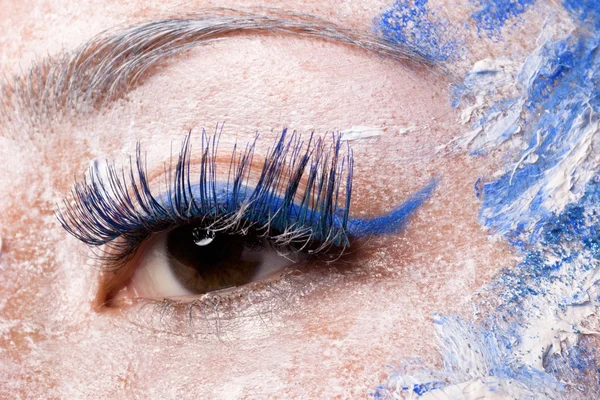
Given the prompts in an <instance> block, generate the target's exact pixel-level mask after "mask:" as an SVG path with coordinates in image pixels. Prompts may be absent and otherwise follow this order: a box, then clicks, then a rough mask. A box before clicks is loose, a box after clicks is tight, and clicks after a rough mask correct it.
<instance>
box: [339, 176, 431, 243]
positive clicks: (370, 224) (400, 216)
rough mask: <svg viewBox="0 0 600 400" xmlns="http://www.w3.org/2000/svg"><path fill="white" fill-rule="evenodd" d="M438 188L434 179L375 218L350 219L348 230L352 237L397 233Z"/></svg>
mask: <svg viewBox="0 0 600 400" xmlns="http://www.w3.org/2000/svg"><path fill="white" fill-rule="evenodd" d="M436 188H437V183H436V181H435V180H432V181H431V182H429V184H427V186H425V187H424V188H423V189H421V190H419V191H418V192H417V193H415V194H413V195H412V196H411V197H410V198H409V199H408V200H406V201H405V202H404V203H402V204H401V205H399V206H397V207H396V208H394V209H393V210H392V211H390V212H389V213H387V214H385V215H382V216H379V217H374V218H364V219H363V218H354V219H350V220H348V226H347V232H348V235H349V236H352V237H365V236H376V235H386V234H392V233H397V232H398V231H400V230H401V229H402V228H404V226H405V225H406V223H407V221H408V219H409V217H410V216H411V215H413V214H414V212H415V211H416V210H417V209H418V208H419V207H420V206H421V205H422V204H423V202H424V201H425V200H427V199H428V198H429V197H430V196H431V194H432V193H433V191H434V190H435V189H436Z"/></svg>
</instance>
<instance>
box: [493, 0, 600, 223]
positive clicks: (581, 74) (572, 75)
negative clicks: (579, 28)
mask: <svg viewBox="0 0 600 400" xmlns="http://www.w3.org/2000/svg"><path fill="white" fill-rule="evenodd" d="M598 7H600V6H596V8H598ZM581 15H583V14H581ZM585 15H586V18H589V16H590V15H592V13H591V12H588V13H586V14H585ZM588 22H589V23H592V24H596V23H597V21H588ZM599 48H600V35H598V34H594V35H592V34H587V33H582V35H581V36H579V37H570V38H567V39H564V40H560V41H555V42H550V43H547V44H546V45H545V46H544V47H543V48H541V49H540V52H541V55H542V59H543V61H542V63H543V64H542V65H541V66H539V67H537V68H534V67H535V66H534V65H529V64H528V63H531V64H533V63H537V62H538V60H539V59H537V58H531V59H530V60H528V62H526V64H525V66H524V67H523V72H522V73H521V83H522V85H523V87H524V88H525V89H526V94H525V96H526V98H525V103H524V104H525V110H524V112H526V113H527V114H528V118H527V119H526V120H523V121H522V126H521V127H513V128H519V130H511V131H507V134H508V135H512V134H514V133H515V132H519V131H521V132H523V136H524V137H525V138H528V149H527V150H526V151H528V152H530V153H531V155H530V156H529V157H528V159H527V160H526V161H527V162H523V163H521V164H519V165H518V166H516V169H515V170H514V171H511V172H510V173H507V174H505V175H504V176H503V177H502V178H501V179H499V180H497V181H495V182H491V183H488V184H486V185H485V186H484V204H483V208H482V213H481V217H482V220H483V222H484V224H485V225H486V226H489V227H492V228H494V229H496V230H498V231H499V232H502V233H508V232H509V231H514V230H515V228H516V231H517V232H518V231H520V230H523V229H525V228H530V227H531V224H532V223H539V222H540V221H543V220H544V219H545V218H546V217H548V216H549V215H550V213H549V211H548V209H547V207H546V206H545V205H544V202H545V201H547V200H548V198H549V197H551V196H552V195H553V193H552V192H551V187H550V186H549V185H548V181H549V180H550V179H549V175H548V174H551V173H552V171H553V169H556V168H559V166H560V163H561V162H563V161H564V160H565V159H566V157H568V156H569V154H570V153H572V152H573V151H576V150H575V147H576V145H577V144H579V143H582V142H583V140H584V138H585V136H586V135H588V134H589V132H586V129H587V128H588V127H592V126H593V124H595V123H596V121H595V115H597V113H598V112H599V111H600V52H599V51H598V50H599ZM533 69H535V73H534V74H533V75H528V74H527V73H526V71H531V70H533ZM540 142H541V143H540ZM534 157H535V160H534ZM533 160H534V161H533ZM566 162H568V161H566ZM583 184H585V182H583ZM580 186H581V185H580ZM532 188H534V189H535V190H534V191H532ZM582 189H583V187H573V188H572V189H571V190H573V191H577V190H579V191H581V190H582ZM513 233H514V232H513Z"/></svg>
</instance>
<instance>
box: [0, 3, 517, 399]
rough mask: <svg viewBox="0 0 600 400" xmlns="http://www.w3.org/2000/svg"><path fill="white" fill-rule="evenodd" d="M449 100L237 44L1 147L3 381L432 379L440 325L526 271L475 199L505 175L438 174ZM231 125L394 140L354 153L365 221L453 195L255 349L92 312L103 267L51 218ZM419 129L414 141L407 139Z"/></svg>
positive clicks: (62, 390) (229, 383)
mask: <svg viewBox="0 0 600 400" xmlns="http://www.w3.org/2000/svg"><path fill="white" fill-rule="evenodd" d="M90 4H92V3H90ZM149 4H150V5H149V6H148V7H149V8H151V7H153V6H152V5H151V3H149ZM220 4H221V3H220ZM306 4H308V5H307V6H306V8H305V9H304V10H305V11H311V12H314V9H317V8H319V7H325V5H323V6H317V5H316V4H315V3H310V2H308V3H306ZM221 5H223V4H221ZM326 5H327V6H328V7H330V8H331V9H333V8H336V7H337V4H329V3H326ZM296 6H297V7H301V5H298V4H296ZM349 6H352V5H349ZM123 7H125V6H123ZM290 7H291V8H293V7H294V5H293V4H292V5H290ZM353 7H356V5H354V6H353ZM378 7H379V6H378V5H376V4H375V5H373V7H372V8H365V9H369V10H373V9H377V8H378ZM121 11H122V12H124V13H125V14H127V13H128V11H126V10H125V11H123V10H121ZM107 14H109V13H107ZM356 14H357V15H369V18H362V19H361V18H358V20H359V21H363V22H362V23H365V24H366V23H367V22H368V21H370V18H371V17H370V15H371V14H372V12H369V13H365V12H363V13H362V14H361V13H356ZM323 15H325V16H327V15H329V14H328V13H323ZM338 17H339V18H342V16H338ZM335 18H336V16H335V15H334V18H333V19H335ZM117 20H119V17H115V21H117ZM111 21H112V20H111ZM365 21H367V22H365ZM119 22H120V21H119ZM359 23H361V22H359ZM110 25H113V23H107V26H110ZM81 29H82V30H83V29H84V28H81ZM99 30H100V29H97V31H99ZM42 31H43V30H42ZM94 32H95V31H94ZM88 36H91V34H90V35H87V34H86V35H84V37H88ZM78 40H79V39H78ZM37 43H38V45H39V43H43V40H42V39H40V40H38V42H37ZM77 44H78V43H77ZM15 54H19V53H18V52H16V53H15ZM265 65H266V66H267V67H265ZM198 71H202V74H199V73H198ZM447 86H448V82H446V81H444V80H443V79H441V78H440V77H429V76H428V75H427V74H424V73H422V74H418V73H417V74H415V75H413V73H409V72H407V71H405V70H403V69H401V68H399V67H398V66H397V65H394V64H393V63H389V62H385V61H382V60H379V61H378V60H375V59H373V58H368V57H366V56H365V55H364V54H357V53H356V52H352V51H349V50H348V49H346V48H343V47H339V46H334V45H329V44H323V43H317V44H314V43H309V42H307V41H299V40H293V39H290V38H286V39H285V40H284V39H277V38H261V39H259V40H251V39H246V38H239V39H232V40H231V42H229V41H227V42H223V43H217V44H214V45H211V46H207V47H206V48H205V49H203V50H202V51H194V52H191V53H190V54H188V55H186V56H184V57H182V59H181V60H177V62H173V63H168V65H167V66H166V67H165V69H164V70H163V71H161V73H160V74H158V75H157V76H155V77H153V78H152V79H150V80H149V81H148V82H147V83H146V84H145V85H143V86H142V87H140V88H138V89H137V90H136V91H134V92H133V93H131V94H130V96H128V98H127V100H123V101H121V102H119V103H117V104H115V105H113V106H111V107H110V108H108V109H106V110H102V111H101V113H100V115H98V116H94V117H91V118H90V119H89V120H86V121H72V122H69V123H65V124H63V125H61V126H57V127H55V132H56V133H60V135H57V136H63V137H64V138H63V139H58V138H53V139H47V140H44V141H42V140H40V141H38V142H36V143H35V146H33V145H31V144H30V143H22V144H19V143H15V142H8V141H6V142H4V143H2V146H0V149H2V152H3V153H4V154H2V156H3V157H2V159H10V160H13V162H11V163H4V164H3V165H2V166H0V182H2V188H1V189H0V190H1V193H2V197H0V202H1V203H2V209H3V210H8V211H7V212H3V213H2V215H0V222H1V224H0V226H1V230H0V233H1V234H2V236H3V238H4V239H5V240H4V247H3V254H2V255H0V263H1V265H2V268H3V270H4V272H3V275H2V279H0V285H1V286H0V292H1V293H3V296H4V299H5V301H4V302H3V303H1V304H0V309H1V310H2V312H1V313H0V315H2V317H1V318H2V320H0V322H2V323H5V322H6V323H8V325H5V326H10V328H7V329H5V330H3V331H1V335H2V336H1V338H0V340H1V341H0V347H1V348H2V349H6V350H7V351H6V352H2V353H0V361H1V362H0V376H5V377H10V378H12V379H14V381H15V382H19V385H17V388H19V389H16V390H23V391H24V394H25V393H27V392H28V391H31V392H33V393H38V394H39V393H45V394H46V395H48V396H50V397H52V396H55V397H86V396H90V397H93V396H96V395H97V394H98V393H103V394H105V396H107V397H135V396H141V397H155V398H159V397H167V398H196V397H197V396H192V394H193V393H195V394H198V393H213V394H214V393H219V394H223V395H224V396H230V397H243V396H248V397H252V396H254V395H257V394H258V395H263V394H264V395H272V396H280V397H317V396H323V397H331V396H333V395H336V394H340V393H343V394H344V397H361V396H364V394H365V393H368V392H369V390H372V389H373V388H374V387H376V386H377V384H378V383H379V382H381V380H382V379H383V378H384V377H385V373H386V369H385V366H386V365H396V364H397V363H398V361H399V360H403V359H406V358H409V357H414V356H418V357H420V358H421V359H423V360H424V361H426V362H428V361H429V362H431V363H433V364H434V363H435V362H436V361H437V359H436V356H435V340H434V339H433V338H432V336H433V327H432V324H431V314H432V312H434V311H441V312H450V311H451V312H452V313H455V314H461V313H465V312H468V304H469V303H468V301H469V296H470V294H471V293H472V292H473V291H475V290H476V289H477V288H478V287H480V285H481V284H482V283H484V282H485V281H487V280H488V277H489V276H490V275H491V274H493V273H494V272H495V271H496V269H497V268H499V267H500V266H502V265H507V264H508V263H509V262H510V261H509V260H510V258H511V257H512V256H511V254H510V253H509V252H508V251H507V250H506V248H505V247H504V245H503V244H500V243H492V242H490V241H489V240H488V238H487V237H486V235H485V233H484V232H482V231H481V228H480V226H479V224H478V222H477V211H478V210H479V203H478V201H477V200H476V199H475V196H474V192H473V183H474V182H475V180H476V179H477V178H479V177H481V176H487V175H489V173H490V171H492V170H494V168H495V167H496V166H497V165H494V163H495V161H494V160H490V159H484V158H480V159H476V160H473V159H469V160H467V159H465V158H463V157H462V156H461V157H458V156H457V157H446V158H440V157H435V149H436V148H437V146H439V145H440V144H443V143H447V142H448V141H449V140H450V139H452V138H453V137H454V136H455V135H456V134H457V132H458V130H459V128H458V127H457V126H456V124H455V122H454V121H455V117H456V116H455V115H454V111H453V110H452V108H450V106H449V105H448V104H447V100H446V99H447V98H448V97H449V94H448V93H447V92H446V91H445V90H440V89H439V88H446V87H447ZM199 88H201V89H199ZM158 93H160V96H158V95H157V94H158ZM432 117H436V119H435V120H432ZM224 120H225V122H226V123H227V127H228V128H227V129H228V130H227V132H230V133H231V135H232V136H233V135H234V134H235V135H237V137H238V139H239V141H240V142H241V143H243V142H245V141H246V140H248V138H252V137H253V135H254V132H255V131H257V130H259V131H260V132H261V133H263V134H264V136H263V137H264V140H265V142H266V143H270V142H271V138H273V137H274V136H275V135H276V134H278V133H279V132H280V130H281V127H282V125H285V126H289V127H290V128H296V129H298V130H299V131H301V132H307V131H310V130H312V129H315V130H316V131H317V132H318V133H321V134H322V133H324V132H325V131H326V130H329V129H346V128H350V127H353V126H362V125H376V126H379V127H383V128H384V134H383V135H382V136H381V137H379V138H377V139H373V140H367V141H358V142H356V143H355V144H354V145H353V147H354V149H355V152H356V153H355V154H356V156H355V157H356V162H357V165H356V178H355V186H356V197H355V201H354V205H353V210H355V212H356V214H357V215H358V216H367V215H376V214H378V213H381V212H385V211H388V210H389V208H390V207H393V206H394V205H396V204H399V203H400V202H402V201H403V199H405V198H406V197H407V196H408V195H410V194H411V193H414V192H415V191H416V190H418V189H420V188H422V187H423V186H424V185H425V184H426V183H427V182H428V181H429V180H430V179H431V177H433V176H438V177H439V182H438V187H439V188H438V190H437V191H436V192H435V193H434V195H433V197H432V198H431V200H430V201H428V202H427V203H426V204H425V205H424V206H423V207H422V208H421V209H420V210H419V212H418V213H417V214H416V215H415V217H414V218H413V219H412V221H411V223H410V225H409V226H408V227H407V228H406V229H405V230H404V231H402V232H400V233H399V234H398V235H394V236H388V237H381V238H377V239H373V240H371V241H368V242H367V243H366V244H365V245H364V248H363V250H362V251H361V253H360V254H359V255H357V257H356V259H355V263H356V265H355V266H354V268H350V269H348V270H345V271H337V272H336V271H333V272H332V274H331V275H328V276H329V277H328V279H329V281H328V282H329V283H330V285H327V286H326V287H319V288H317V289H315V290H313V291H312V292H310V293H309V294H308V295H306V296H302V295H301V294H299V295H298V296H299V301H297V302H296V303H294V304H293V305H292V306H291V307H290V309H288V310H287V312H285V313H277V312H276V311H275V312H273V313H271V314H269V315H266V316H265V318H264V321H263V323H262V325H260V326H259V327H257V328H252V329H255V330H254V331H252V332H251V333H252V335H249V336H248V337H247V338H244V337H242V338H239V337H231V336H233V335H229V336H228V335H227V331H225V332H223V333H222V334H221V335H220V336H218V337H214V338H212V339H210V340H198V339H195V338H190V337H177V336H173V335H168V334H164V333H157V332H152V331H149V330H145V329H141V328H139V327H137V326H134V325H132V324H130V323H128V322H127V321H124V320H123V319H122V318H119V316H118V315H115V314H110V315H107V314H102V313H95V312H93V311H92V306H91V305H92V303H93V301H92V300H93V298H94V296H95V294H96V293H97V290H96V288H95V287H94V285H95V282H97V280H96V278H97V274H96V271H95V270H94V269H93V268H92V266H91V265H90V264H92V263H91V262H90V261H89V260H88V258H87V256H88V255H89V252H88V251H87V250H86V249H85V248H84V246H82V245H81V244H79V243H76V241H75V240H74V239H72V238H70V237H67V235H66V233H64V232H63V231H62V230H61V229H60V227H59V226H58V224H57V223H56V221H55V219H54V217H53V215H52V212H53V210H54V205H55V203H56V202H57V201H58V200H60V198H62V196H64V195H65V194H66V193H68V191H69V189H70V186H71V184H72V177H73V175H74V174H76V175H77V176H81V174H82V173H83V171H84V170H85V168H86V166H87V164H88V162H89V161H90V160H92V159H94V158H96V157H106V158H108V159H112V158H116V159H118V160H122V159H124V158H125V157H127V156H128V155H129V154H132V153H133V151H134V148H135V143H136V141H138V140H140V141H142V142H143V143H148V145H149V157H150V159H151V160H154V161H159V162H162V160H164V157H165V154H164V149H167V148H169V146H170V144H171V143H172V142H174V143H176V144H177V143H178V140H179V139H180V137H181V135H180V133H181V132H184V131H185V130H187V129H190V128H194V129H198V128H199V127H202V126H212V125H214V123H216V122H222V121H224ZM407 126H414V127H415V128H414V130H412V131H410V132H409V133H408V134H403V133H401V132H403V131H404V130H403V128H406V127H407ZM32 147H33V148H35V150H36V151H31V149H32ZM66 148H68V149H69V151H68V152H66V151H64V149H66ZM261 151H264V149H262V150H261ZM0 154H1V153H0ZM39 154H43V155H44V156H43V157H39ZM17 166H18V167H17ZM388 170H389V171H388ZM15 193H19V194H24V196H23V197H20V196H15ZM323 276H325V272H323ZM223 324H225V321H223ZM240 324H243V321H242V322H240ZM249 330H250V328H249ZM5 361H6V362H5ZM28 377H34V378H28ZM31 380H33V382H32V381H31ZM23 388H27V389H23Z"/></svg>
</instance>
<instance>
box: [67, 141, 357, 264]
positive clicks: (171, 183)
mask: <svg viewBox="0 0 600 400" xmlns="http://www.w3.org/2000/svg"><path fill="white" fill-rule="evenodd" d="M219 137H220V136H219V134H218V133H216V134H215V135H212V136H210V135H207V134H206V133H205V132H203V133H202V144H201V147H202V148H201V158H200V162H199V165H197V168H198V169H199V173H197V174H195V175H196V176H192V173H191V167H192V166H191V163H190V161H191V160H190V152H191V144H190V139H191V134H188V135H187V136H186V138H185V139H184V141H183V144H182V147H181V151H180V154H179V156H178V158H177V164H176V165H175V167H174V168H171V167H169V168H167V167H166V166H165V175H164V177H165V181H166V184H167V187H168V189H167V191H166V193H163V194H161V195H155V194H153V190H152V189H151V188H150V184H149V182H148V175H147V172H146V165H145V160H144V156H143V154H142V151H141V149H140V146H139V144H138V146H137V151H136V157H135V160H131V161H130V165H129V168H128V170H127V171H126V170H125V169H123V170H120V171H118V170H117V169H116V167H115V166H114V165H109V166H107V167H106V171H105V174H103V173H102V171H98V170H96V169H93V168H91V169H90V171H89V177H86V178H84V180H83V182H80V183H76V184H75V187H74V189H73V191H72V195H73V200H74V201H72V202H69V201H67V200H65V201H64V204H63V207H62V210H58V211H57V217H58V219H59V221H60V223H61V224H62V226H63V227H64V228H65V229H66V230H67V231H68V232H69V233H71V234H72V235H73V236H75V237H76V238H77V239H79V240H81V241H82V242H84V243H86V244H88V245H90V246H101V245H108V246H109V248H110V250H109V251H104V252H103V253H102V255H101V258H103V259H105V260H107V261H114V262H120V261H126V260H127V259H128V258H129V256H131V255H132V254H133V253H135V251H136V250H137V248H138V246H139V245H140V244H141V243H142V242H143V241H144V240H145V239H147V238H148V237H149V236H150V235H151V234H152V233H155V232H162V231H166V230H169V229H171V228H174V227H176V226H181V225H184V224H188V223H204V224H205V226H206V229H207V230H210V231H214V232H218V231H223V232H227V233H232V234H235V233H239V232H244V231H247V230H248V229H249V228H251V227H252V228H253V229H254V230H255V231H258V232H260V233H261V234H262V235H264V236H267V237H268V238H269V239H270V240H271V241H272V242H273V243H274V244H275V245H281V246H285V245H295V246H297V247H298V246H300V247H303V246H305V245H309V244H310V245H311V249H312V251H314V252H319V251H322V250H324V249H327V248H329V247H331V246H336V247H347V246H348V245H349V236H348V232H347V225H348V212H349V209H350V201H351V193H352V170H353V160H352V152H351V150H350V149H349V148H348V149H347V151H345V153H344V154H342V151H341V150H342V145H341V141H340V136H339V135H334V137H333V141H332V142H331V144H329V145H327V144H326V143H325V142H324V141H323V140H322V139H321V138H315V137H313V136H312V135H311V136H310V138H309V140H308V142H307V143H304V142H303V141H301V139H300V137H299V136H297V135H296V134H295V133H292V134H288V132H287V130H283V132H282V134H281V136H280V138H279V139H278V140H277V142H276V144H275V146H274V147H273V149H272V150H271V151H270V152H269V154H268V156H267V157H266V159H265V161H264V163H263V164H262V169H261V174H260V178H259V179H258V181H257V182H256V183H255V184H254V185H252V186H250V185H249V184H250V175H251V174H250V172H251V170H253V155H254V148H255V144H254V143H251V144H248V145H247V146H246V147H245V149H244V150H242V151H238V150H236V149H234V151H233V155H232V157H231V160H230V164H229V172H228V179H227V181H226V182H218V181H217V163H216V156H217V150H218V145H219V143H218V142H219ZM103 175H105V176H106V177H105V178H103V177H102V176H103ZM301 185H302V186H303V187H302V189H301V190H299V189H300V186H301ZM340 205H341V207H340ZM117 239H119V240H117ZM315 244H316V246H315Z"/></svg>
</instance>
